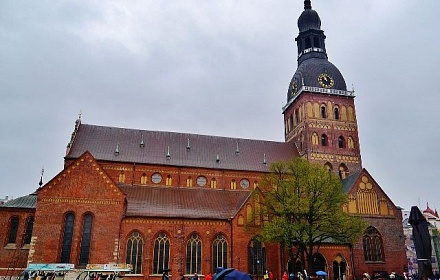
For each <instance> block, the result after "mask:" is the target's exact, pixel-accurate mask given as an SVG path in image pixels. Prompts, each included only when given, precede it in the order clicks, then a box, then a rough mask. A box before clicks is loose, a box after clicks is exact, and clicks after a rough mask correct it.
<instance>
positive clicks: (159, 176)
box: [151, 173, 162, 184]
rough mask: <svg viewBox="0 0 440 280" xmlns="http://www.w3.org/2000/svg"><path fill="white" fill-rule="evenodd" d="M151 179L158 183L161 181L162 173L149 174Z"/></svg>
mask: <svg viewBox="0 0 440 280" xmlns="http://www.w3.org/2000/svg"><path fill="white" fill-rule="evenodd" d="M151 181H152V182H153V183H155V184H159V183H160V181H162V175H160V174H159V173H154V174H153V175H152V176H151Z"/></svg>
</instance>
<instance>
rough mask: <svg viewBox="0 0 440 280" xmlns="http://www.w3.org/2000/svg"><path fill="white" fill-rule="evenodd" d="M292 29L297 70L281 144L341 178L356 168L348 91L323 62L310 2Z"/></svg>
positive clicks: (285, 111) (353, 121) (355, 132)
mask: <svg viewBox="0 0 440 280" xmlns="http://www.w3.org/2000/svg"><path fill="white" fill-rule="evenodd" d="M298 29H299V34H298V37H296V39H295V41H296V44H297V47H298V59H297V60H298V67H297V69H296V72H295V74H294V75H293V78H292V80H291V82H290V85H289V88H288V91H287V103H286V105H285V106H283V115H284V128H285V130H284V132H285V141H286V142H288V143H293V144H295V145H296V146H297V148H298V151H299V154H300V155H301V156H302V157H304V158H306V159H307V160H309V161H311V162H315V163H318V164H321V165H324V166H326V167H327V168H329V169H330V170H332V171H334V172H336V173H338V174H339V176H340V177H341V179H344V178H346V177H347V176H348V175H349V174H350V173H353V172H355V171H357V170H360V169H361V168H362V162H361V154H360V147H359V136H358V125H357V120H356V110H355V104H354V98H355V96H354V91H348V90H347V86H346V84H345V80H344V77H343V76H342V74H341V72H340V71H339V69H338V68H337V67H336V66H335V65H333V64H332V63H331V62H330V61H329V60H328V57H327V52H326V49H325V39H326V37H325V35H324V31H323V30H321V19H320V18H319V15H318V13H317V12H316V11H315V10H313V9H312V4H311V1H310V0H306V1H304V11H303V12H302V13H301V15H300V17H299V18H298Z"/></svg>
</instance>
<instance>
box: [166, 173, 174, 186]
mask: <svg viewBox="0 0 440 280" xmlns="http://www.w3.org/2000/svg"><path fill="white" fill-rule="evenodd" d="M165 184H166V185H167V186H171V185H172V184H173V178H172V177H171V175H168V176H167V179H166V180H165Z"/></svg>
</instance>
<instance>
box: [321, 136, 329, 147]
mask: <svg viewBox="0 0 440 280" xmlns="http://www.w3.org/2000/svg"><path fill="white" fill-rule="evenodd" d="M321 146H328V137H327V135H325V134H322V135H321Z"/></svg>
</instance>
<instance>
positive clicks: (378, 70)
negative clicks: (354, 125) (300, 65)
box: [0, 0, 440, 210]
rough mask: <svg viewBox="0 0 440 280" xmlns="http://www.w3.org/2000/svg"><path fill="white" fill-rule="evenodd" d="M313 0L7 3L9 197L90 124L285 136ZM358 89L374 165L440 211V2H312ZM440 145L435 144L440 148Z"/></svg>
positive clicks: (3, 22) (367, 159) (1, 185)
mask: <svg viewBox="0 0 440 280" xmlns="http://www.w3.org/2000/svg"><path fill="white" fill-rule="evenodd" d="M303 7H304V5H303V1H302V0H278V1H267V0H265V1H263V0H253V1H250V0H206V1H192V0H180V1H177V0H168V1H159V0H156V1H145V0H143V1H104V0H100V1H78V0H75V1H44V0H39V1H16V0H11V1H9V0H3V1H0V97H1V100H0V104H1V110H0V150H1V154H2V156H1V159H0V175H1V177H0V178H1V180H0V197H4V196H6V195H9V196H13V197H18V196H22V195H26V194H29V193H31V192H33V191H34V190H35V189H36V188H37V187H38V181H39V179H40V172H41V168H42V167H43V166H44V170H45V173H44V182H47V181H49V180H50V179H51V178H52V177H53V176H55V175H56V174H58V173H59V172H60V171H61V170H62V168H63V157H64V155H65V147H66V144H67V142H68V141H69V139H70V134H71V133H72V130H73V126H74V121H75V119H76V118H77V116H78V113H79V112H80V110H81V111H82V121H83V123H88V124H96V125H104V126H117V127H125V128H138V129H147V130H165V131H177V132H188V133H197V134H207V135H220V136H230V137H242V138H252V139H265V140H276V141H283V140H284V138H283V119H282V112H281V107H282V106H283V105H284V104H285V102H286V92H287V88H288V85H289V82H290V79H291V77H292V76H293V74H294V72H295V69H296V66H297V62H296V55H297V49H296V45H295V41H294V39H295V37H296V36H297V35H298V28H297V25H296V24H297V19H298V16H299V15H300V14H301V12H302V10H303ZM312 7H313V9H315V10H316V11H317V12H318V13H319V15H320V17H321V21H322V26H321V28H322V29H323V30H324V32H325V34H326V36H327V40H326V47H327V53H328V56H329V60H330V61H331V62H332V63H334V64H335V65H336V66H337V67H338V68H339V69H340V71H341V72H342V74H343V75H344V77H345V80H346V82H347V85H348V87H349V88H351V85H352V84H353V85H354V89H355V94H356V99H355V102H356V111H357V118H358V124H359V132H360V142H361V152H362V161H363V166H364V167H365V168H366V169H367V170H368V171H369V172H370V173H371V174H372V176H373V177H374V178H375V180H376V181H377V182H378V183H379V184H380V186H381V187H382V188H383V189H384V190H385V192H387V194H388V196H389V197H390V198H391V199H392V200H393V201H394V202H395V203H396V204H397V205H398V206H401V207H403V208H406V209H409V208H410V206H411V205H421V207H422V208H424V207H426V203H427V202H429V205H430V206H431V208H439V209H438V210H440V203H439V202H437V200H439V198H440V184H439V180H438V174H439V170H440V163H439V160H438V159H436V158H437V157H438V156H439V154H440V152H439V149H438V147H437V144H438V143H439V138H440V125H439V121H438V118H437V115H436V114H437V113H438V109H439V107H440V90H439V85H438V84H437V83H438V82H439V81H440V75H439V67H440V54H439V49H440V36H439V35H438V34H439V30H438V28H439V27H440V17H439V15H438V11H440V1H439V0H423V1H420V0H405V1H402V0H386V1H384V0H357V1H353V0H313V1H312ZM436 143H437V144H436Z"/></svg>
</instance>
